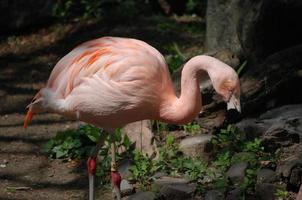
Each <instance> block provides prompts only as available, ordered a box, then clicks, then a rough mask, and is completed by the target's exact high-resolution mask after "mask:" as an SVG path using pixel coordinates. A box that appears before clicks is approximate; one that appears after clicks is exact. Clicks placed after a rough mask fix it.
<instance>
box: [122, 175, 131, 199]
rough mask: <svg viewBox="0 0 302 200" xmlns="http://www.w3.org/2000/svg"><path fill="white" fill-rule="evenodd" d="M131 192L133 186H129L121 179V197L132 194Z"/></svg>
mask: <svg viewBox="0 0 302 200" xmlns="http://www.w3.org/2000/svg"><path fill="white" fill-rule="evenodd" d="M133 192H134V188H133V185H132V184H130V183H129V182H128V181H127V180H125V179H122V181H121V193H122V196H124V195H129V194H132V193H133Z"/></svg>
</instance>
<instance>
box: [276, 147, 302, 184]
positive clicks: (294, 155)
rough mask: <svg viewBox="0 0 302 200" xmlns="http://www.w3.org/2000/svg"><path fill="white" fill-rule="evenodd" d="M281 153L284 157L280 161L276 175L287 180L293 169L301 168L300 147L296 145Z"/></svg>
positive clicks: (301, 149)
mask: <svg viewBox="0 0 302 200" xmlns="http://www.w3.org/2000/svg"><path fill="white" fill-rule="evenodd" d="M283 151H284V152H283V154H284V155H285V156H284V157H282V158H281V159H280V161H279V164H278V166H277V169H276V173H277V175H278V176H280V177H283V178H288V179H289V178H290V176H291V172H292V170H293V169H294V168H295V167H298V166H302V146H301V145H300V144H296V145H293V146H291V147H289V148H286V149H284V150H283Z"/></svg>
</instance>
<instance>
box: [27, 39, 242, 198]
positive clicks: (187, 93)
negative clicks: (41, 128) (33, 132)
mask: <svg viewBox="0 0 302 200" xmlns="http://www.w3.org/2000/svg"><path fill="white" fill-rule="evenodd" d="M205 73H208V75H209V77H210V79H211V81H212V83H213V86H214V89H215V90H216V92H217V93H218V94H220V95H221V96H222V97H223V99H224V101H225V102H227V103H228V108H235V109H237V110H238V111H240V101H239V99H240V85H239V79H238V76H237V74H236V72H235V71H234V70H233V69H232V68H231V67H230V66H228V65H226V64H224V63H223V62H221V61H219V60H217V59H215V58H213V57H209V56H204V55H200V56H196V57H193V58H192V59H190V60H189V61H188V62H187V63H186V64H185V65H184V68H183V70H182V78H181V95H180V97H177V96H176V94H175V90H174V88H173V84H172V81H171V78H170V75H169V70H168V68H167V65H166V62H165V59H164V57H163V56H162V55H161V54H160V53H159V52H158V51H157V50H156V49H155V48H153V47H152V46H150V45H148V44H147V43H145V42H143V41H139V40H136V39H128V38H117V37H103V38H99V39H95V40H92V41H88V42H85V43H83V44H81V45H79V46H78V47H76V48H75V49H73V50H72V51H71V52H70V53H68V54H67V55H66V56H64V57H63V58H62V59H61V60H60V61H59V62H58V63H57V64H56V66H55V67H54V69H53V70H52V72H51V74H50V77H49V80H48V82H47V85H46V87H44V88H42V89H41V90H40V91H39V92H38V93H37V94H36V96H35V97H34V99H33V101H32V103H31V104H29V105H28V112H27V115H26V118H25V122H24V127H25V128H26V127H27V125H28V123H29V122H30V120H31V118H32V116H33V114H36V113H40V112H42V111H48V112H54V113H58V114H61V115H64V116H67V117H72V118H75V119H77V120H80V121H84V122H87V123H90V124H93V125H95V126H98V127H102V128H103V129H104V130H106V132H107V133H109V134H114V130H115V129H116V128H118V127H122V126H124V125H125V124H127V123H130V122H134V121H138V120H143V119H153V120H160V121H164V122H167V123H173V124H185V123H188V122H190V121H192V120H193V119H194V118H195V117H196V116H197V115H198V113H199V112H200V110H201V95H200V89H199V79H200V77H201V76H203V75H204V74H205ZM102 138H104V137H102ZM102 145H103V139H100V141H99V142H98V144H97V147H96V150H95V151H94V153H93V154H92V155H91V156H90V157H89V159H88V161H87V167H88V173H89V199H90V200H92V199H94V198H95V197H94V196H95V195H94V175H95V167H96V158H97V154H98V150H99V148H100V147H101V146H102ZM111 153H112V167H111V178H112V183H113V189H114V190H115V192H116V194H117V198H118V199H120V191H119V186H120V181H121V177H120V175H119V174H118V172H117V169H116V161H115V146H114V142H113V144H112V152H111Z"/></svg>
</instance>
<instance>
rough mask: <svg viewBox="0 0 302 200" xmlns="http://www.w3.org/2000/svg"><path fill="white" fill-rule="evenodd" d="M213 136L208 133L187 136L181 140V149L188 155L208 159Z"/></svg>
mask: <svg viewBox="0 0 302 200" xmlns="http://www.w3.org/2000/svg"><path fill="white" fill-rule="evenodd" d="M211 138H212V135H207V134H203V135H197V136H191V137H187V138H185V139H183V140H182V141H181V142H180V144H179V150H180V151H182V152H183V153H184V154H185V155H187V156H191V157H194V158H197V157H200V158H203V159H205V160H208V156H209V155H208V152H210V150H211V145H210V143H209V142H210V140H211Z"/></svg>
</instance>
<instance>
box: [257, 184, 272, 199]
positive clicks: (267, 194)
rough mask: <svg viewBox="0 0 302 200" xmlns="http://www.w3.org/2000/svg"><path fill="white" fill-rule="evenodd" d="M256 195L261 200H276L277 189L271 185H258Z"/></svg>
mask: <svg viewBox="0 0 302 200" xmlns="http://www.w3.org/2000/svg"><path fill="white" fill-rule="evenodd" d="M255 188H256V189H255V190H256V191H255V193H256V195H257V196H258V198H259V200H274V199H275V192H276V187H275V185H274V184H271V183H257V184H256V186H255Z"/></svg>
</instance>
